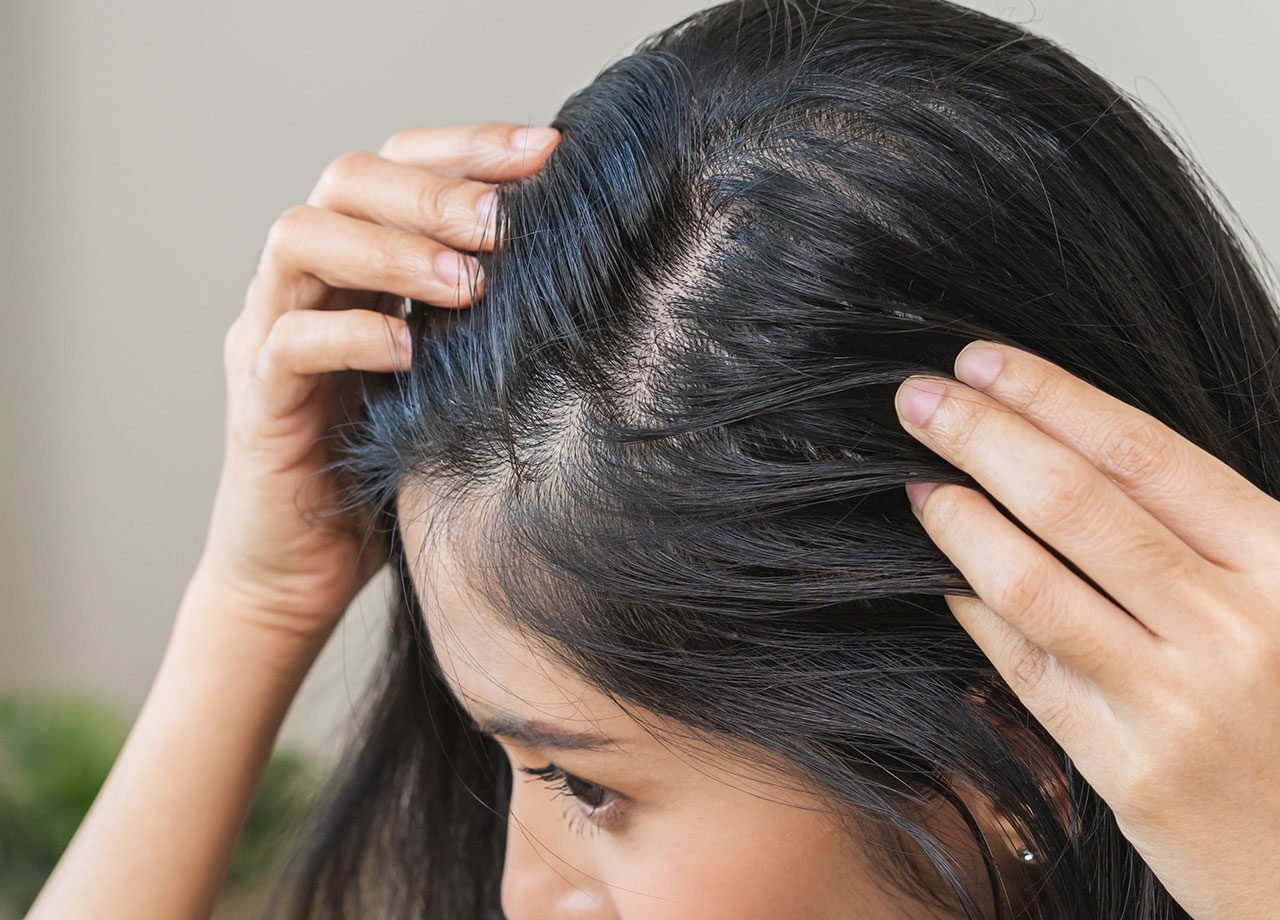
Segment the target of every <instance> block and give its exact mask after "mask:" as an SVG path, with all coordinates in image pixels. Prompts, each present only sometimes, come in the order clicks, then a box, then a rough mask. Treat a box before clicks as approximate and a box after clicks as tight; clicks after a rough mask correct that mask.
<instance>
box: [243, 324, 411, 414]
mask: <svg viewBox="0 0 1280 920" xmlns="http://www.w3.org/2000/svg"><path fill="white" fill-rule="evenodd" d="M408 332H409V326H408V324H407V323H406V322H404V320H399V319H395V318H394V317H391V316H387V315H386V314H383V313H375V312H373V311H370V310H341V311H337V312H332V311H326V310H295V311H292V312H290V313H286V314H284V315H283V316H281V317H280V318H279V319H277V320H276V323H275V325H274V326H272V328H271V333H270V334H269V335H268V336H267V338H266V341H265V342H263V344H262V348H261V349H259V351H258V353H257V355H256V356H255V357H254V359H253V361H251V362H250V365H249V371H250V374H251V375H252V376H253V378H254V379H255V380H257V381H258V384H259V386H258V390H259V393H260V394H261V395H260V399H261V403H260V405H261V409H262V411H263V412H264V413H265V414H266V416H267V417H269V418H284V417H285V416H288V415H289V414H291V413H293V412H294V411H296V410H297V408H298V407H299V406H300V405H301V404H302V402H303V401H304V400H305V399H306V398H307V397H308V396H310V395H311V393H312V392H313V391H314V390H315V387H316V384H317V382H318V380H317V376H316V375H319V374H325V373H328V372H330V371H343V370H365V371H382V372H391V371H404V370H407V369H408V368H409V364H410V358H411V348H410V345H409V344H408ZM401 336H404V338H403V339H402V338H401Z"/></svg>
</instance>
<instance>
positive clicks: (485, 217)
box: [476, 192, 498, 224]
mask: <svg viewBox="0 0 1280 920" xmlns="http://www.w3.org/2000/svg"><path fill="white" fill-rule="evenodd" d="M497 212H498V193H497V192H485V193H484V194H483V195H481V196H480V200H479V201H477V202H476V213H477V214H479V215H480V219H481V220H482V221H484V222H485V223H486V224H488V223H492V222H493V216H494V215H495V214H496V213H497Z"/></svg>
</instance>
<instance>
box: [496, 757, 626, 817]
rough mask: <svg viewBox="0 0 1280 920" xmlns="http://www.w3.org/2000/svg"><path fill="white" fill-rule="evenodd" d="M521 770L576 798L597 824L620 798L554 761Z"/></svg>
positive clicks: (609, 790)
mask: <svg viewBox="0 0 1280 920" xmlns="http://www.w3.org/2000/svg"><path fill="white" fill-rule="evenodd" d="M520 772H521V773H525V774H527V775H529V776H532V777H534V778H535V779H539V780H541V781H542V782H544V783H546V784H547V785H548V786H550V787H552V788H553V789H555V790H557V793H558V794H559V795H564V796H571V797H572V798H574V799H576V800H577V801H578V803H579V804H580V805H581V806H582V807H583V809H584V810H585V812H586V818H587V820H588V821H590V822H591V823H592V824H594V825H596V826H600V824H601V823H602V820H603V816H604V815H605V814H606V813H608V812H610V811H612V810H613V806H614V805H615V804H616V802H617V799H618V794H617V793H616V792H613V791H612V790H611V789H606V788H605V787H604V786H601V785H599V784H597V783H591V782H588V781H587V780H585V779H582V778H581V777H579V776H574V775H573V774H572V773H568V772H566V771H565V770H563V769H561V768H560V767H557V766H556V765H555V764H553V763H549V764H547V765H546V766H545V767H520ZM570 823H571V824H572V822H570Z"/></svg>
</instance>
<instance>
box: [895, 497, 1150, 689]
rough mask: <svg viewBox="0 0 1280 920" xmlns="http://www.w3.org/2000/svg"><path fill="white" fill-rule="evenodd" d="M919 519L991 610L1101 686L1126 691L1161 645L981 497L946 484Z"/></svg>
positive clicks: (928, 501) (923, 508) (927, 500)
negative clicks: (1141, 664) (1139, 664)
mask: <svg viewBox="0 0 1280 920" xmlns="http://www.w3.org/2000/svg"><path fill="white" fill-rule="evenodd" d="M916 514H917V517H919V519H920V523H921V524H922V525H924V528H925V530H926V531H928V533H929V537H930V538H931V539H932V540H933V541H934V543H936V544H937V545H938V548H939V549H941V550H942V551H943V553H945V554H946V555H947V557H948V558H949V559H951V561H952V562H954V563H955V566H956V568H957V569H959V570H960V573H961V574H962V575H964V577H965V580H966V581H968V582H969V585H970V587H972V588H973V590H974V592H975V593H976V594H977V595H978V596H979V597H980V598H982V600H983V601H985V602H986V604H987V606H989V607H990V608H991V609H992V610H994V611H995V612H996V613H997V614H999V615H1000V616H1001V617H1002V618H1004V620H1005V621H1006V622H1008V623H1009V624H1010V626H1011V627H1012V628H1013V629H1015V630H1016V631H1017V632H1018V633H1019V634H1020V635H1022V636H1023V637H1025V638H1026V639H1027V640H1028V641H1029V642H1030V643H1032V644H1034V645H1035V646H1036V648H1037V649H1041V650H1043V652H1047V653H1048V654H1050V655H1052V656H1053V657H1054V658H1055V659H1056V660H1057V661H1058V662H1060V663H1061V664H1062V665H1065V666H1066V667H1068V668H1071V669H1072V670H1073V671H1075V672H1076V673H1078V674H1080V675H1081V676H1083V677H1085V678H1087V679H1089V680H1090V681H1092V682H1093V683H1095V684H1097V685H1098V686H1101V687H1106V688H1109V689H1111V690H1115V691H1122V690H1124V689H1126V686H1127V681H1128V680H1129V679H1130V677H1131V675H1132V674H1133V673H1134V666H1135V664H1136V663H1137V662H1139V661H1140V660H1141V659H1142V656H1144V655H1146V654H1148V653H1154V652H1155V650H1156V648H1157V647H1158V645H1159V640H1158V639H1157V638H1156V637H1155V636H1153V635H1152V634H1151V633H1150V632H1149V631H1148V630H1147V629H1146V628H1145V627H1144V626H1143V625H1142V624H1141V623H1139V622H1138V621H1137V620H1135V619H1133V618H1132V617H1130V616H1129V615H1128V614H1127V613H1125V611H1123V610H1121V609H1120V608H1118V607H1116V606H1115V605H1114V604H1113V603H1111V601H1109V600H1107V599H1106V598H1105V597H1103V596H1102V595H1101V594H1099V593H1098V592H1097V591H1095V590H1094V589H1093V588H1092V587H1091V586H1090V585H1088V584H1087V583H1086V582H1085V581H1083V580H1082V579H1080V578H1079V577H1078V576H1077V575H1076V574H1075V573H1074V572H1072V571H1071V570H1070V569H1069V568H1068V567H1067V566H1065V565H1063V564H1062V562H1061V561H1059V560H1058V559H1057V558H1056V557H1055V556H1054V555H1053V554H1052V553H1050V552H1049V551H1048V550H1046V549H1045V548H1044V547H1043V546H1041V545H1040V544H1039V543H1037V542H1036V541H1035V540H1034V539H1032V538H1031V537H1030V536H1028V535H1027V534H1026V533H1024V532H1023V531H1022V530H1021V529H1020V528H1019V527H1018V526H1017V525H1016V524H1014V523H1013V522H1012V521H1010V520H1009V519H1008V518H1007V517H1005V516H1004V515H1003V514H1002V513H1001V512H1000V511H999V509H997V508H996V507H995V505H993V504H992V503H991V502H990V501H988V500H987V498H986V497H985V496H983V495H982V494H981V493H979V492H976V491H975V490H973V489H969V488H965V487H964V486H961V485H955V484H952V483H943V484H941V485H938V486H937V487H935V488H934V489H933V490H932V491H931V492H929V494H928V496H927V497H926V498H925V500H924V502H923V504H922V506H921V508H920V510H919V511H917V512H916ZM1022 651H1024V652H1026V651H1027V650H1026V649H1025V648H1024V649H1022ZM996 663H997V664H998V662H996ZM1031 663H1036V662H1034V661H1033V662H1031ZM1019 666H1020V667H1025V666H1026V663H1022V664H1020V665H1019Z"/></svg>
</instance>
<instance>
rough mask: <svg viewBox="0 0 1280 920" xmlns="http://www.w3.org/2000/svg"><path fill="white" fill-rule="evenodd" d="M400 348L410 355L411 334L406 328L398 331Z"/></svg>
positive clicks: (411, 347)
mask: <svg viewBox="0 0 1280 920" xmlns="http://www.w3.org/2000/svg"><path fill="white" fill-rule="evenodd" d="M400 347H401V348H403V349H404V350H405V351H406V352H409V353H410V354H412V353H413V333H412V332H410V331H409V327H408V326H405V327H404V328H403V329H401V330H400Z"/></svg>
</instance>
